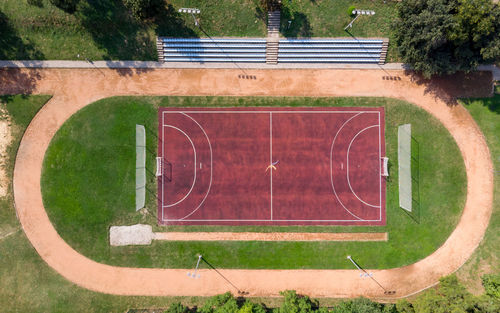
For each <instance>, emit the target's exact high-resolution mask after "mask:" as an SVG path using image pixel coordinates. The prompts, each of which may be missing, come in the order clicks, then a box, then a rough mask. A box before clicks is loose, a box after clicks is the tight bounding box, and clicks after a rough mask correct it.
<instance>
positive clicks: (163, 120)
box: [160, 112, 168, 221]
mask: <svg viewBox="0 0 500 313" xmlns="http://www.w3.org/2000/svg"><path fill="white" fill-rule="evenodd" d="M164 113H165V112H162V114H161V126H162V127H161V134H162V137H161V138H162V139H161V156H162V157H163V158H164V159H165V160H168V159H167V156H166V155H165V140H166V138H165V127H163V125H165V114H164ZM160 177H161V180H162V183H161V220H162V221H163V220H164V219H165V210H164V208H163V204H164V203H165V181H164V180H163V176H160Z"/></svg>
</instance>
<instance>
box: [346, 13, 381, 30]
mask: <svg viewBox="0 0 500 313" xmlns="http://www.w3.org/2000/svg"><path fill="white" fill-rule="evenodd" d="M352 14H356V16H355V17H354V19H353V20H352V21H351V22H350V23H349V24H347V26H346V27H344V30H347V29H348V28H352V23H354V21H355V20H356V19H357V18H358V17H360V16H361V15H375V11H370V10H353V11H352Z"/></svg>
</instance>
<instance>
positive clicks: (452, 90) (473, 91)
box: [405, 70, 493, 106]
mask: <svg viewBox="0 0 500 313" xmlns="http://www.w3.org/2000/svg"><path fill="white" fill-rule="evenodd" d="M405 74H406V75H409V76H410V78H411V80H412V81H413V82H414V83H416V84H417V85H424V86H425V93H426V94H430V95H432V96H434V98H436V99H439V100H441V101H443V102H445V103H446V104H447V105H448V106H455V105H457V104H458V101H457V99H458V98H483V97H491V96H492V95H493V74H492V73H491V72H488V71H481V72H472V73H464V72H458V73H455V74H452V75H442V76H435V77H432V78H425V77H423V76H422V75H421V74H420V73H417V72H415V71H411V70H406V71H405Z"/></svg>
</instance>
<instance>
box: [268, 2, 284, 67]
mask: <svg viewBox="0 0 500 313" xmlns="http://www.w3.org/2000/svg"><path fill="white" fill-rule="evenodd" d="M280 17H281V12H280V11H279V10H275V11H270V12H269V13H268V14H267V45H266V63H267V64H277V63H278V48H279V37H280Z"/></svg>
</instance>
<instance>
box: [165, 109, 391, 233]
mask: <svg viewBox="0 0 500 313" xmlns="http://www.w3.org/2000/svg"><path fill="white" fill-rule="evenodd" d="M159 150H160V151H159V155H160V156H161V157H162V158H163V160H164V164H165V166H164V175H163V176H161V177H160V179H159V184H158V186H159V187H158V188H159V205H158V221H159V223H160V224H170V225H194V224H206V225H210V224H212V225H213V224H225V225H228V224H230V225H256V224H259V225H304V224H309V225H310V224H318V225H385V191H386V186H385V180H384V179H383V177H382V176H381V157H383V156H385V141H384V109H383V108H359V107H358V108H161V109H160V111H159ZM278 161H279V163H278V164H276V166H275V167H276V169H275V170H274V169H268V167H269V165H270V164H271V163H273V162H278Z"/></svg>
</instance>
